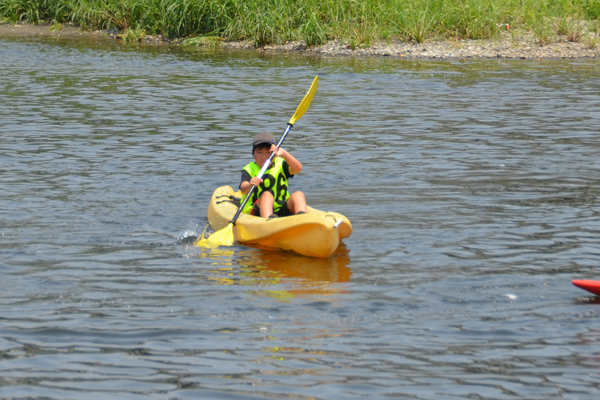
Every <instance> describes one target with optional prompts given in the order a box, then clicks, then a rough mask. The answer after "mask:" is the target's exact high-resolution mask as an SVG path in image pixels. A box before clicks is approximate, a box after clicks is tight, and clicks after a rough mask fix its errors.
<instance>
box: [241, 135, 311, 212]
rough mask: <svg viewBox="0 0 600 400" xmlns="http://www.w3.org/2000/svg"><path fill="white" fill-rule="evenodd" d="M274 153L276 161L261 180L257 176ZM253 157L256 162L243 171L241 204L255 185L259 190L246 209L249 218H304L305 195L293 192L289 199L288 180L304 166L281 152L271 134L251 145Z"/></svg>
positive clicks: (260, 136) (244, 210) (253, 195)
mask: <svg viewBox="0 0 600 400" xmlns="http://www.w3.org/2000/svg"><path fill="white" fill-rule="evenodd" d="M272 152H276V153H275V158H273V162H272V164H271V166H270V167H269V169H267V170H266V172H265V174H264V175H263V177H262V179H258V177H257V175H258V174H259V173H260V169H261V168H262V166H263V165H264V163H265V162H266V161H267V160H268V158H269V157H270V156H271V153H272ZM252 156H253V157H254V162H251V163H249V164H247V165H246V166H245V167H244V168H243V169H242V182H241V183H240V190H241V191H242V202H243V201H244V199H245V198H246V194H247V193H248V191H249V190H250V188H251V187H252V186H253V185H254V186H256V189H254V191H253V192H252V196H251V198H250V199H249V200H248V202H247V203H246V205H245V206H244V209H243V210H242V211H243V212H244V213H246V214H250V215H255V216H261V217H263V218H276V217H286V216H288V215H295V214H305V213H306V199H305V197H304V193H302V192H294V193H293V194H292V195H291V196H290V192H289V188H288V179H289V178H293V177H294V175H296V174H297V173H299V172H300V171H302V164H300V161H298V160H297V159H296V158H295V157H294V156H292V155H291V154H290V153H289V152H287V151H286V150H284V149H282V148H279V149H277V145H276V142H275V137H274V136H273V135H272V134H270V133H268V132H264V133H259V134H258V135H257V136H256V137H255V138H254V142H253V143H252Z"/></svg>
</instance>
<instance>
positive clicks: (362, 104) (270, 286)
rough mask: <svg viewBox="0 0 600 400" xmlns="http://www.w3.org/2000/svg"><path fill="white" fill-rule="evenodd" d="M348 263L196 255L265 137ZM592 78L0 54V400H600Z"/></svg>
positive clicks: (599, 148)
mask: <svg viewBox="0 0 600 400" xmlns="http://www.w3.org/2000/svg"><path fill="white" fill-rule="evenodd" d="M315 75H318V76H319V79H320V82H319V87H318V90H317V95H316V96H315V98H314V101H313V103H312V105H311V106H310V108H309V110H308V112H307V113H306V114H305V115H304V117H302V119H301V120H300V121H298V122H297V123H296V126H295V127H294V129H293V130H292V132H291V133H290V135H289V136H288V139H287V140H286V142H285V143H284V146H283V147H284V148H286V149H288V150H289V151H290V152H292V154H294V155H295V156H296V157H297V158H298V159H299V160H300V161H301V162H302V163H303V164H304V170H303V172H302V173H301V174H300V175H298V176H297V177H295V178H294V179H293V180H291V181H290V184H291V187H292V190H302V191H304V192H305V193H306V196H307V200H308V203H309V205H312V206H314V207H315V208H318V209H323V210H331V211H337V212H340V213H343V214H344V215H346V216H348V218H349V219H350V221H351V222H352V224H353V227H354V233H353V235H352V236H351V237H350V238H348V239H347V240H346V241H345V243H344V244H343V245H342V246H341V247H340V249H339V250H338V251H337V252H336V254H335V255H334V256H333V257H331V258H329V259H311V258H306V257H302V256H298V255H294V254H291V253H285V252H275V251H266V250H261V249H256V248H249V247H244V246H239V245H236V246H233V247H225V248H219V249H217V250H213V251H210V250H205V249H200V248H195V247H194V246H193V245H192V242H193V239H194V238H195V237H196V236H198V234H199V233H200V232H202V230H203V229H204V227H205V225H206V223H207V218H206V211H207V205H208V201H209V199H210V196H211V194H212V192H213V190H214V189H215V188H216V187H218V186H222V185H231V186H237V185H238V184H239V179H240V176H241V168H242V166H243V165H244V164H246V163H247V162H249V161H250V160H251V154H250V152H251V141H252V138H253V137H254V136H255V134H256V133H258V132H261V131H271V132H273V133H274V134H275V135H276V136H279V135H280V134H281V133H282V132H283V130H284V128H285V124H286V123H287V121H288V120H289V118H291V116H292V115H293V113H294V111H295V109H296V107H297V106H298V104H299V102H300V100H301V99H302V97H303V96H304V94H305V92H306V90H307V89H308V87H309V86H310V84H311V82H312V79H313V78H314V76H315ZM599 132H600V62H599V61H598V60H583V61H581V60H579V61H578V60H566V61H564V60H563V61H543V62H542V61H521V60H512V61H506V60H502V61H501V60H497V61H496V60H487V61H458V60H457V61H455V62H434V61H414V60H413V61H410V60H409V61H407V60H395V59H385V58H372V59H366V58H365V59H360V58H357V59H351V58H337V59H336V58H311V57H305V56H300V55H284V54H280V55H261V54H258V53H255V52H247V51H240V52H237V51H221V50H211V49H209V50H201V49H191V50H189V49H181V48H169V47H152V46H135V45H132V46H125V45H123V44H120V43H116V42H111V41H104V40H97V41H94V40H91V41H79V40H74V39H72V40H58V39H47V40H42V39H37V40H30V39H8V38H4V39H0V288H1V291H0V397H1V398H44V399H75V398H77V399H99V398H109V396H110V397H111V398H115V399H148V398H152V399H192V398H194V399H197V398H227V399H258V398H293V399H308V398H315V399H357V398H382V399H384V398H406V399H550V398H561V399H562V398H564V399H597V398H598V397H599V396H600V324H599V320H600V302H599V301H598V300H597V298H595V297H594V296H593V295H591V294H587V292H584V291H582V290H580V289H578V288H576V287H574V286H573V285H572V284H571V280H572V279H600V273H599V272H598V265H599V263H600V246H599V240H600V222H599V215H600V204H599V200H598V194H599V192H600V141H599V139H598V133H599Z"/></svg>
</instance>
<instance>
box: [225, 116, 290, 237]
mask: <svg viewBox="0 0 600 400" xmlns="http://www.w3.org/2000/svg"><path fill="white" fill-rule="evenodd" d="M293 127H294V125H292V124H290V123H289V122H288V124H287V127H286V128H285V132H283V135H281V138H280V139H279V143H277V150H279V148H280V147H281V144H282V143H283V141H284V140H285V138H286V136H287V135H288V133H290V129H292V128H293ZM277 150H275V151H274V152H272V153H271V155H270V156H269V159H268V160H267V161H266V162H265V163H264V164H263V166H262V168H261V169H260V172H259V173H258V175H257V176H256V177H257V178H258V179H262V177H263V175H264V174H265V172H267V170H268V169H269V167H270V166H271V163H272V162H273V159H274V158H275V153H277ZM255 188H256V185H252V187H251V188H250V190H248V193H247V194H246V198H245V199H244V201H243V202H242V204H241V205H240V208H238V210H237V212H236V213H235V215H234V216H233V219H232V220H231V221H229V223H230V224H232V225H235V221H237V219H238V217H239V216H240V214H241V213H242V210H244V207H245V206H246V203H247V202H248V200H249V199H250V197H251V196H252V192H254V189H255Z"/></svg>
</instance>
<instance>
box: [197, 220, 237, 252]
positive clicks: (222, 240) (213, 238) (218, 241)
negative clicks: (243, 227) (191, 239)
mask: <svg viewBox="0 0 600 400" xmlns="http://www.w3.org/2000/svg"><path fill="white" fill-rule="evenodd" d="M194 245H196V246H198V247H204V248H208V249H214V248H215V247H219V246H233V224H229V225H227V227H225V228H223V229H221V230H220V231H216V232H215V233H213V234H212V235H210V236H209V237H208V238H206V239H205V238H204V234H203V235H202V236H201V237H199V238H198V240H196V242H195V243H194Z"/></svg>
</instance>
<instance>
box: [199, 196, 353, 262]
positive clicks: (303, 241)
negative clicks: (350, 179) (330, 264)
mask: <svg viewBox="0 0 600 400" xmlns="http://www.w3.org/2000/svg"><path fill="white" fill-rule="evenodd" d="M241 197H242V194H241V192H239V191H238V192H234V191H233V189H232V188H231V186H222V187H220V188H218V189H217V190H215V192H214V193H213V195H212V198H211V200H210V205H209V206H208V222H209V223H210V226H211V227H212V228H213V229H214V230H215V231H218V230H220V229H223V228H225V227H227V225H228V224H229V222H230V221H231V220H232V218H233V216H234V215H235V213H236V212H237V210H238V207H239V205H240V198H241ZM351 234H352V225H351V224H350V221H349V220H348V218H346V217H345V216H343V215H342V214H339V213H335V212H324V211H319V210H316V209H314V208H312V207H308V211H307V213H306V214H301V215H291V216H289V217H280V218H272V219H266V218H261V217H255V216H253V215H249V214H240V216H239V217H238V219H237V221H236V222H235V225H234V226H233V235H234V236H235V239H236V240H237V241H238V242H239V243H241V244H244V245H249V246H256V247H262V248H274V249H282V250H292V251H295V252H296V253H300V254H302V255H305V256H310V257H329V256H330V255H332V254H333V252H334V251H335V250H336V249H337V248H338V246H339V244H340V240H341V239H344V238H347V237H348V236H350V235H351Z"/></svg>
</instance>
